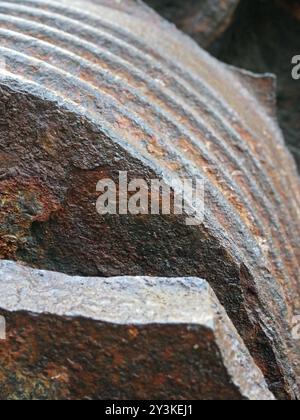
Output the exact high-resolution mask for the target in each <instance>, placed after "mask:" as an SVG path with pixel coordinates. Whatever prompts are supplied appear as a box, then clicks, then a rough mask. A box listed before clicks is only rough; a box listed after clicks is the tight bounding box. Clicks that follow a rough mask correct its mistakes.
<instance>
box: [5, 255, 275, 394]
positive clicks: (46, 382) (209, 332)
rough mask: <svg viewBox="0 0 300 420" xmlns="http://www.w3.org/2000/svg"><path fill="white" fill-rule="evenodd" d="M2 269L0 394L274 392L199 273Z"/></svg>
mask: <svg viewBox="0 0 300 420" xmlns="http://www.w3.org/2000/svg"><path fill="white" fill-rule="evenodd" d="M0 272H1V278H0V314H1V315H4V316H5V317H6V320H7V336H8V340H7V341H6V342H4V343H1V345H0V359H1V363H0V398H1V399H15V398H17V399H24V398H26V399H49V398H51V399H110V400H111V399H124V398H126V399H220V400H228V399H230V400H232V399H233V400H240V399H242V400H273V399H274V397H273V395H272V394H271V393H270V392H269V390H268V388H267V385H266V382H265V380H264V378H263V375H262V373H261V372H260V371H259V369H258V368H257V367H256V365H255V364H254V362H253V360H252V358H251V357H250V354H249V352H248V350H247V349H246V348H245V346H244V344H243V342H242V340H241V338H240V337H239V336H238V334H237V332H236V330H235V328H234V327H233V325H232V323H231V322H230V320H229V318H228V316H227V315H226V312H225V311H224V309H223V308H222V307H221V305H220V304H219V302H218V300H217V298H216V296H215V294H214V293H213V292H212V290H211V289H210V287H209V285H208V284H207V283H206V282H205V281H203V280H201V279H196V278H194V279H193V278H182V279H170V278H169V279H162V278H150V277H148V278H142V277H138V278H130V277H120V278H107V279H99V278H80V277H74V278H72V277H68V276H65V275H62V274H58V273H51V272H45V271H38V270H31V269H28V268H25V267H22V266H20V265H16V264H14V263H11V262H5V261H4V262H1V263H0Z"/></svg>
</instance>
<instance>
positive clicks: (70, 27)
mask: <svg viewBox="0 0 300 420" xmlns="http://www.w3.org/2000/svg"><path fill="white" fill-rule="evenodd" d="M78 6H81V7H82V9H81V10H80V9H78V8H77V7H78ZM83 10H85V12H83ZM92 12H93V10H91V13H89V6H88V3H86V2H82V3H81V2H80V1H71V0H64V1H63V2H56V1H43V0H19V1H18V0H10V1H1V2H0V55H1V57H4V58H5V60H6V73H5V74H6V76H7V75H10V76H11V77H13V76H14V77H16V78H18V77H22V78H23V79H24V80H26V81H28V82H29V83H34V84H35V85H36V86H37V85H38V86H39V87H40V89H41V91H42V90H45V91H46V90H47V91H49V92H52V93H53V94H55V95H56V97H57V98H60V99H61V100H63V101H65V102H72V103H74V104H77V105H78V106H79V107H80V109H82V110H84V112H85V113H86V114H87V115H88V116H90V117H91V118H92V119H93V120H95V121H97V122H98V124H100V125H101V126H102V127H105V128H106V130H107V132H110V133H112V138H115V139H118V141H119V142H120V143H121V144H122V145H123V146H124V147H126V148H128V147H131V148H132V149H133V150H135V151H136V152H137V153H139V154H140V156H142V157H143V158H145V159H147V161H150V162H153V164H155V165H156V166H157V167H159V168H160V169H161V171H164V173H166V174H168V176H169V178H170V179H171V178H172V177H174V176H183V177H191V176H194V177H202V178H204V179H205V180H206V219H207V223H208V225H209V226H211V227H213V229H214V231H215V232H217V231H218V230H219V231H220V232H222V235H221V236H222V241H223V242H224V243H225V244H226V246H227V248H228V250H229V251H230V253H231V254H232V255H234V256H235V257H236V258H237V259H238V260H240V261H241V262H244V261H246V262H247V265H248V266H249V267H251V270H252V272H253V274H254V275H255V277H256V278H257V279H258V281H260V282H264V281H265V280H266V279H261V272H260V270H259V268H261V267H265V268H266V269H268V270H269V271H270V273H271V275H270V278H269V282H268V287H271V286H270V285H271V283H272V281H271V280H272V278H274V279H276V282H277V286H278V287H279V288H280V289H281V293H282V296H283V297H285V299H286V316H287V317H289V316H291V315H292V314H291V313H289V309H288V308H293V305H294V303H295V302H294V299H293V297H292V295H293V291H295V290H296V289H297V288H299V260H300V258H299V257H300V239H299V238H300V224H299V215H300V214H299V209H300V189H299V184H298V181H297V179H296V177H295V176H294V173H293V170H292V169H291V170H287V171H286V172H285V170H284V168H286V167H289V166H291V165H292V163H291V160H290V157H289V156H288V154H287V152H286V151H285V149H284V146H283V143H282V138H281V137H280V134H278V132H276V127H275V125H274V122H272V121H271V119H270V118H269V117H268V116H267V113H265V114H264V113H263V110H262V109H261V107H260V105H259V104H258V103H257V102H256V100H255V99H254V97H251V95H250V94H249V92H248V91H247V90H246V89H244V88H243V87H242V86H241V85H240V84H239V82H238V81H237V80H235V78H234V76H232V75H231V74H229V70H226V69H225V67H223V66H222V65H221V64H219V63H216V62H214V61H213V60H212V59H211V58H209V57H208V56H207V55H205V54H203V55H201V54H200V53H199V57H198V56H197V57H195V61H197V62H198V61H199V62H200V61H202V66H201V68H200V69H199V72H197V73H196V72H194V71H192V69H191V68H189V66H188V70H186V69H185V68H184V66H181V65H180V64H178V63H177V62H176V61H177V60H176V57H175V56H173V59H172V46H171V47H170V51H171V52H170V54H169V55H164V54H163V52H161V51H160V50H159V48H158V50H157V51H156V50H154V49H153V48H152V47H151V44H150V43H149V42H147V40H146V39H143V37H142V36H141V33H142V32H143V25H144V24H143V22H142V21H141V22H139V21H138V19H136V21H135V22H134V25H136V34H135V33H134V31H133V30H132V28H131V27H129V26H128V27H127V22H128V21H127V18H126V19H125V17H122V14H121V13H119V12H117V13H114V15H113V16H116V17H115V18H114V19H115V20H116V21H115V22H114V21H113V20H112V14H111V11H110V9H109V8H106V7H105V8H104V7H99V17H98V16H96V15H95V13H92ZM118 13H119V14H118ZM138 25H140V26H138ZM120 28H122V29H120ZM163 33H164V32H163V31H162V29H161V28H158V30H157V35H156V36H157V45H158V46H159V44H160V37H161V36H162V35H163ZM182 42H184V41H182ZM174 45H175V44H174ZM184 47H186V48H187V49H188V48H189V47H190V44H189V42H186V45H185V44H183V48H184ZM193 52H194V49H193V47H191V51H190V53H189V54H191V53H193ZM180 54H181V53H180ZM181 58H182V60H183V61H184V56H183V55H182V57H181ZM214 69H215V70H216V75H215V76H214V75H210V77H204V76H205V75H207V74H209V73H210V72H211V71H212V70H214ZM0 74H1V73H0ZM222 74H223V76H221V75H222ZM3 77H4V76H3ZM220 78H221V82H220ZM228 78H229V79H228ZM231 82H232V83H233V84H234V85H233V86H232V87H231V86H230V83H231ZM222 83H223V84H224V85H226V83H227V85H228V87H227V88H226V89H225V88H224V89H225V90H226V91H227V92H228V91H230V89H237V88H240V91H241V94H240V99H241V101H240V103H241V104H245V109H241V110H240V112H239V111H238V110H237V109H236V107H235V105H234V104H235V102H236V100H237V95H238V93H237V92H232V94H231V93H229V94H228V93H226V95H227V97H226V95H223V93H224V89H223V88H221V87H220V85H221V84H222ZM230 95H232V97H234V99H233V100H232V101H231V100H229V99H230V98H229V97H230ZM249 103H250V105H249ZM246 104H247V105H246ZM256 108H258V111H257V110H256ZM252 111H253V113H254V114H255V113H256V112H257V114H255V115H254V117H253V119H254V120H255V124H257V126H256V125H255V124H254V123H252V120H251V119H249V117H248V116H247V117H245V114H247V113H249V112H252ZM260 115H263V117H261V116H260ZM274 127H275V128H274ZM255 128H257V130H256V132H255ZM261 136H263V139H264V141H261ZM274 136H275V137H276V138H275V140H274ZM287 203H288V204H287ZM272 304H273V305H275V306H276V302H272ZM273 307H274V306H273ZM281 310H282V308H278V314H279V313H281ZM266 312H267V311H266Z"/></svg>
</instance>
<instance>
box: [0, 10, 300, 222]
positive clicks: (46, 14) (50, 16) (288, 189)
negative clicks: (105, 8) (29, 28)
mask: <svg viewBox="0 0 300 420" xmlns="http://www.w3.org/2000/svg"><path fill="white" fill-rule="evenodd" d="M48 3H49V2H48ZM34 4H35V5H36V3H34ZM2 5H3V3H2ZM0 6H1V5H0ZM8 6H9V5H8ZM57 7H58V4H55V8H57ZM24 8H25V9H26V10H27V9H30V8H28V7H25V6H24ZM68 9H69V8H68ZM35 14H37V15H38V13H37V12H35ZM42 15H43V16H48V17H49V18H52V20H53V16H52V15H51V14H49V13H47V12H44V11H43V13H42ZM59 16H60V18H61V19H65V17H64V16H61V15H59ZM65 21H67V20H66V19H65ZM77 24H78V25H77V26H80V25H81V26H84V27H85V28H86V29H87V27H86V26H87V25H83V24H81V23H80V22H77ZM73 29H74V30H75V31H76V28H73ZM95 31H96V32H98V33H99V30H98V29H97V30H96V29H93V32H95ZM102 35H103V34H102ZM122 42H123V41H122ZM127 48H132V46H131V45H129V46H127ZM133 58H134V59H135V60H136V59H137V57H136V56H134V57H133ZM145 59H146V55H145V53H143V59H142V61H143V60H145ZM206 88H207V86H206ZM215 98H217V96H216V95H214V99H215ZM272 168H273V169H272V172H273V174H275V175H276V169H277V168H276V167H275V166H274V165H273V164H272ZM279 181H280V183H282V182H283V181H285V179H284V178H282V177H280V179H279ZM285 191H290V185H289V186H288V185H287V184H285V187H284V189H283V194H284V192H285ZM294 198H295V195H294V196H293V198H292V200H294ZM276 204H277V205H279V202H277V203H276ZM288 211H289V212H290V211H291V208H288ZM294 217H295V214H294V215H293V217H292V220H294ZM295 228H297V225H295Z"/></svg>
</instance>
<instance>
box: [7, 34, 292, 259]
mask: <svg viewBox="0 0 300 420" xmlns="http://www.w3.org/2000/svg"><path fill="white" fill-rule="evenodd" d="M2 33H3V34H5V33H4V32H2ZM16 36H17V34H16ZM19 36H21V35H19ZM24 37H25V38H26V36H24ZM40 42H41V43H42V41H40ZM44 44H45V45H47V46H48V47H49V45H48V44H46V43H44ZM30 46H31V45H30ZM53 48H55V47H53ZM57 50H58V49H57ZM63 52H64V53H68V51H63ZM69 54H70V53H69ZM56 56H58V54H56ZM72 59H74V57H72ZM77 59H78V60H79V62H81V63H82V64H83V63H84V62H85V60H84V59H82V58H81V57H78V56H77ZM85 64H88V65H90V63H88V62H85ZM103 76H104V77H105V76H106V77H107V75H105V74H103ZM114 83H115V84H117V85H118V84H119V82H118V81H117V80H114ZM93 88H95V89H98V88H97V86H96V85H95V86H93ZM120 88H121V89H122V88H123V89H125V84H124V83H123V85H120ZM126 89H127V87H126ZM130 93H131V94H133V95H134V96H135V97H136V98H137V97H138V92H136V91H135V92H133V91H131V92H130ZM139 100H140V101H141V100H143V101H144V103H143V105H146V103H147V101H145V100H144V99H142V98H141V97H140V98H139ZM151 106H152V108H153V107H154V106H153V104H152V105H151ZM155 112H157V113H159V112H160V114H161V110H159V109H158V108H156V109H155ZM160 116H161V115H160ZM163 117H164V118H168V123H171V117H170V116H167V115H166V114H164V115H163ZM176 128H177V129H178V133H181V134H185V127H183V126H178V125H177V127H176ZM186 135H187V136H188V135H189V134H187V133H186ZM189 139H190V141H191V142H192V144H194V145H195V146H196V147H198V149H199V150H200V151H201V152H202V155H201V156H202V157H203V158H204V159H207V161H209V158H210V156H209V155H208V154H207V151H206V149H205V150H204V149H203V148H201V147H200V143H199V142H197V141H196V140H195V139H194V140H193V138H192V137H189ZM221 146H222V144H221ZM211 163H212V164H213V165H216V162H215V163H214V162H211ZM223 168H224V166H223ZM221 174H222V173H221ZM223 177H224V180H227V184H228V188H234V189H235V191H236V192H237V191H239V199H240V200H241V202H242V203H244V205H245V207H246V208H247V211H248V213H249V214H252V218H253V219H254V221H255V223H256V224H257V227H258V228H260V229H261V231H262V232H263V230H264V229H263V227H262V225H261V223H260V222H259V217H258V216H257V215H255V213H253V209H252V208H251V205H250V202H249V201H248V200H246V199H245V198H244V197H243V194H242V193H241V191H240V190H239V188H238V186H237V184H236V183H235V182H233V183H232V182H231V180H230V176H229V174H228V173H227V172H226V171H225V172H224V170H223ZM247 180H250V181H252V180H251V178H250V177H249V175H247ZM250 183H251V182H250ZM230 184H232V186H231V187H230ZM254 191H255V189H254ZM245 192H246V193H247V194H248V191H247V190H246V191H245ZM260 201H262V202H264V200H261V197H260ZM258 210H260V211H261V209H258ZM264 211H267V212H268V215H269V216H270V220H272V214H271V213H270V211H269V209H268V207H267V208H264ZM274 223H275V228H277V229H278V225H276V223H277V222H276V219H275V220H274ZM265 234H266V237H269V234H267V233H266V232H265ZM285 238H286V239H287V237H285ZM275 240H277V237H276V236H275ZM286 251H287V252H288V250H287V249H286ZM290 257H291V255H290ZM295 261H296V260H295Z"/></svg>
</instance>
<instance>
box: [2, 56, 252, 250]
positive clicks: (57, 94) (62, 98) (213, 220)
mask: <svg viewBox="0 0 300 420" xmlns="http://www.w3.org/2000/svg"><path fill="white" fill-rule="evenodd" d="M0 50H1V49H0ZM8 73H10V74H11V75H12V76H13V80H20V81H21V82H22V84H23V85H24V81H27V83H28V85H33V86H35V87H39V88H40V91H41V92H45V93H47V92H48V93H50V97H51V101H52V100H53V97H55V98H56V100H57V102H58V103H61V104H63V106H65V105H67V104H68V103H69V104H72V106H73V105H75V106H77V104H76V102H74V101H72V100H70V99H69V98H67V99H66V97H65V96H63V95H62V94H61V92H58V91H56V90H54V89H52V88H49V87H47V86H44V85H41V84H40V83H38V82H36V81H32V80H30V79H26V78H25V77H24V76H20V75H18V74H15V73H12V72H8ZM0 75H1V73H0ZM81 109H82V115H83V116H84V117H87V116H88V118H89V119H90V120H91V121H92V122H93V123H94V124H96V125H97V126H98V127H99V114H98V113H93V111H92V110H88V111H87V110H86V109H85V108H83V107H82V108H81ZM71 110H72V108H71ZM100 127H101V131H102V132H104V133H109V135H110V137H112V138H113V140H114V141H116V143H117V144H119V145H120V146H121V147H126V149H128V143H127V142H126V141H124V138H123V137H119V136H118V133H117V132H115V131H114V132H112V130H111V127H110V126H109V125H107V122H106V121H104V122H102V121H101V126H100ZM131 147H132V146H130V148H131ZM132 150H134V151H135V152H136V151H137V150H138V149H136V148H135V147H134V148H132ZM139 159H140V160H141V161H143V162H144V163H145V164H146V165H147V166H149V167H150V168H151V169H155V170H156V171H161V162H159V166H157V165H156V163H155V161H153V160H152V159H151V160H149V159H147V157H145V156H143V155H140V157H139ZM178 159H179V160H181V158H180V156H179V157H178ZM185 163H186V162H184V165H185ZM153 165H154V166H153ZM165 169H166V171H164V173H165V174H166V173H167V174H168V176H167V177H168V178H169V181H171V180H172V178H173V177H172V175H171V173H170V170H169V169H168V167H167V166H165ZM190 174H191V175H192V174H193V175H195V173H193V169H191V172H190ZM197 176H199V173H198V174H197ZM170 185H171V184H170ZM208 191H209V193H211V190H210V189H209V190H208ZM212 197H213V198H214V199H215V198H216V195H215V194H214V193H213V194H212ZM221 198H222V196H221ZM206 218H207V221H209V224H212V226H214V228H215V229H219V228H221V225H220V223H219V220H218V219H217V218H215V216H214V213H213V212H212V211H211V209H210V208H208V209H207V211H206ZM224 234H225V235H226V236H227V238H226V237H224V238H223V239H224V240H225V242H227V243H228V245H229V244H230V247H231V248H232V249H233V251H234V253H235V255H236V256H238V255H239V256H240V258H241V249H240V248H239V247H238V246H237V245H236V244H235V241H233V240H232V238H231V239H230V236H229V235H228V232H224ZM257 257H258V255H257V254H256V258H257Z"/></svg>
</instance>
